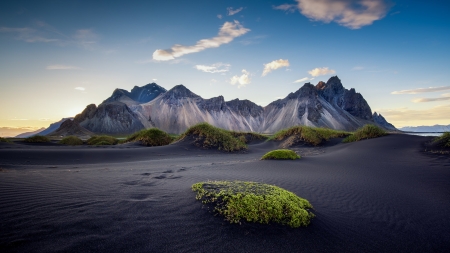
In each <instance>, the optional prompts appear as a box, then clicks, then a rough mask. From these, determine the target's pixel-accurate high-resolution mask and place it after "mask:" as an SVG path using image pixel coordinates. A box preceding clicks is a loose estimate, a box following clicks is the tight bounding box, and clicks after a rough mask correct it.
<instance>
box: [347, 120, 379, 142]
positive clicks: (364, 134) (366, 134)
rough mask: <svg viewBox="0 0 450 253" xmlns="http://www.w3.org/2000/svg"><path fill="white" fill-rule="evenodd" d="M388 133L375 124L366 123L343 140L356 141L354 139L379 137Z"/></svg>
mask: <svg viewBox="0 0 450 253" xmlns="http://www.w3.org/2000/svg"><path fill="white" fill-rule="evenodd" d="M387 134H388V133H387V132H386V131H384V130H383V129H381V128H380V127H377V126H375V125H371V124H369V125H365V126H363V127H361V128H360V129H358V130H356V131H355V132H354V133H353V134H352V135H350V136H348V137H347V138H345V139H344V140H343V142H354V141H360V140H365V139H372V138H377V137H381V136H385V135H387Z"/></svg>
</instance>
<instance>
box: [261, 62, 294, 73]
mask: <svg viewBox="0 0 450 253" xmlns="http://www.w3.org/2000/svg"><path fill="white" fill-rule="evenodd" d="M282 67H289V60H283V59H279V60H275V61H271V62H269V63H266V64H264V70H263V73H262V76H266V75H267V74H269V73H270V72H272V70H276V69H279V68H282Z"/></svg>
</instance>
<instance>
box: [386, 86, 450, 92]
mask: <svg viewBox="0 0 450 253" xmlns="http://www.w3.org/2000/svg"><path fill="white" fill-rule="evenodd" d="M445 90H450V86H440V87H428V88H418V89H412V90H400V91H393V92H391V94H419V93H426V92H437V91H445Z"/></svg>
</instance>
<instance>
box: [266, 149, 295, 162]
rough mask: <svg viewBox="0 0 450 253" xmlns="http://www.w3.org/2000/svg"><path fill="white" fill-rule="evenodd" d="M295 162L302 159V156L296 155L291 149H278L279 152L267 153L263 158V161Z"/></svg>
mask: <svg viewBox="0 0 450 253" xmlns="http://www.w3.org/2000/svg"><path fill="white" fill-rule="evenodd" d="M272 159H274V160H295V159H300V156H299V155H297V153H295V152H294V151H292V150H289V149H277V150H272V151H269V152H267V153H266V154H265V155H263V157H262V158H261V160H272Z"/></svg>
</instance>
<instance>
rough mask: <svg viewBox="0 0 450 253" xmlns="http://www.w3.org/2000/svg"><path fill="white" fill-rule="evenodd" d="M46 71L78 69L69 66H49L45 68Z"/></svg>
mask: <svg viewBox="0 0 450 253" xmlns="http://www.w3.org/2000/svg"><path fill="white" fill-rule="evenodd" d="M46 69H48V70H71V69H80V68H79V67H76V66H69V65H59V64H57V65H49V66H47V67H46Z"/></svg>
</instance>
